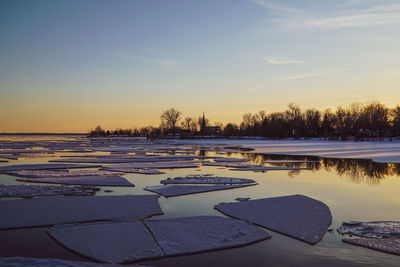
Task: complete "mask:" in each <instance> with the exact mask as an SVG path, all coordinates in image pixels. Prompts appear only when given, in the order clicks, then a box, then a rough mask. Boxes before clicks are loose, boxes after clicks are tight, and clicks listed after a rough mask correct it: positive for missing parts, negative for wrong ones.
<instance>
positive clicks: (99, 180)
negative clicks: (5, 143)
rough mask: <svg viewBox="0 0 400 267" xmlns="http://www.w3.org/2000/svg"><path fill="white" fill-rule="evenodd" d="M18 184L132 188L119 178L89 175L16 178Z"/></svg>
mask: <svg viewBox="0 0 400 267" xmlns="http://www.w3.org/2000/svg"><path fill="white" fill-rule="evenodd" d="M17 181H20V182H32V183H47V184H65V185H95V186H134V185H133V184H132V183H131V182H129V181H128V180H126V179H125V178H124V177H121V176H105V175H99V176H94V175H89V176H75V177H74V176H68V177H49V178H17Z"/></svg>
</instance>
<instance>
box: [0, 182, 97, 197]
mask: <svg viewBox="0 0 400 267" xmlns="http://www.w3.org/2000/svg"><path fill="white" fill-rule="evenodd" d="M93 194H95V190H93V187H88V186H73V187H66V186H38V185H0V197H10V198H11V197H21V198H31V197H40V196H59V195H67V196H89V195H93Z"/></svg>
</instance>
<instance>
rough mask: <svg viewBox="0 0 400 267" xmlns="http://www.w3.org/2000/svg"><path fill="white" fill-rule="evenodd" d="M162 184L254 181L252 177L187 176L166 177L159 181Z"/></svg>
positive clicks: (241, 182) (244, 182)
mask: <svg viewBox="0 0 400 267" xmlns="http://www.w3.org/2000/svg"><path fill="white" fill-rule="evenodd" d="M160 183H162V184H248V183H255V181H254V180H252V179H245V178H231V177H218V176H187V177H175V178H172V179H171V178H168V179H166V180H162V181H160Z"/></svg>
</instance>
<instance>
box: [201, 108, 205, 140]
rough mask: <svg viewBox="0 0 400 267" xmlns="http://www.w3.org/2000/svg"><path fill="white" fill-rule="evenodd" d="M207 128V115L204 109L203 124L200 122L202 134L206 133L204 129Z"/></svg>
mask: <svg viewBox="0 0 400 267" xmlns="http://www.w3.org/2000/svg"><path fill="white" fill-rule="evenodd" d="M205 129H206V117H205V116H204V111H203V118H202V119H201V124H200V134H202V135H203V134H204V130H205Z"/></svg>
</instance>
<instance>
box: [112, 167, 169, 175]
mask: <svg viewBox="0 0 400 267" xmlns="http://www.w3.org/2000/svg"><path fill="white" fill-rule="evenodd" d="M107 171H109V172H123V173H139V174H149V175H156V174H164V173H165V172H162V171H159V170H157V169H137V168H117V167H107Z"/></svg>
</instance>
